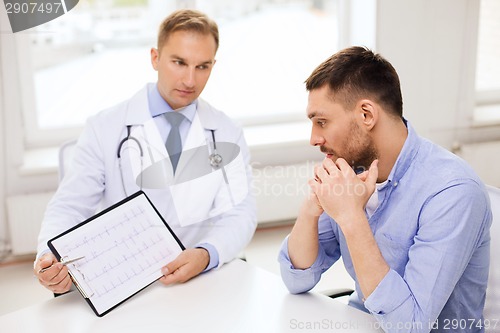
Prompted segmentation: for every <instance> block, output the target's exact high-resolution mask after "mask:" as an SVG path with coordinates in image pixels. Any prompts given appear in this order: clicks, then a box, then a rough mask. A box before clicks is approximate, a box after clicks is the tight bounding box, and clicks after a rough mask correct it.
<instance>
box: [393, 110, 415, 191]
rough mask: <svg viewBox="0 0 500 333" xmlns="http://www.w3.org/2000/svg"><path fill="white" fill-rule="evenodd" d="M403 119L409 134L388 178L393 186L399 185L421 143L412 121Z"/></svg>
mask: <svg viewBox="0 0 500 333" xmlns="http://www.w3.org/2000/svg"><path fill="white" fill-rule="evenodd" d="M403 121H404V123H405V125H406V127H407V129H408V136H407V137H406V140H405V143H404V145H403V149H401V152H400V153H399V156H398V159H397V160H396V163H395V164H394V166H393V167H392V170H391V173H390V174H389V177H388V178H387V179H388V180H389V183H392V185H393V186H397V184H398V183H399V180H400V179H401V178H403V176H404V174H405V173H406V170H408V168H409V167H410V165H411V164H412V162H413V160H414V159H415V156H416V155H417V153H418V150H419V148H420V144H421V141H420V138H419V136H418V134H417V133H416V132H415V130H414V129H413V126H411V124H410V122H409V121H407V120H406V119H404V118H403Z"/></svg>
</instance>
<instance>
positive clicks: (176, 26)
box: [157, 9, 219, 52]
mask: <svg viewBox="0 0 500 333" xmlns="http://www.w3.org/2000/svg"><path fill="white" fill-rule="evenodd" d="M180 30H183V31H196V32H199V33H201V34H203V35H208V34H211V35H212V37H213V38H214V40H215V51H217V49H218V48H219V28H218V27H217V23H215V21H214V20H212V19H210V18H209V17H208V16H207V15H205V14H204V13H202V12H200V11H197V10H193V9H180V10H177V11H175V12H173V13H172V14H170V15H169V16H168V17H167V18H165V19H164V20H163V22H162V23H161V24H160V28H159V31H158V41H157V42H158V50H159V51H160V52H161V50H162V47H163V45H164V44H165V43H166V41H167V39H168V37H169V36H170V34H172V33H174V32H176V31H180Z"/></svg>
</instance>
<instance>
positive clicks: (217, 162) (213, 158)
mask: <svg viewBox="0 0 500 333" xmlns="http://www.w3.org/2000/svg"><path fill="white" fill-rule="evenodd" d="M143 130H144V129H143ZM210 131H211V132H212V144H213V149H212V152H211V154H210V155H209V156H208V161H209V163H210V166H212V168H214V169H221V170H222V174H223V176H224V181H225V182H226V184H227V185H229V182H228V179H227V175H226V172H225V170H224V168H222V167H221V166H222V161H223V159H222V156H221V155H220V154H219V153H218V152H217V143H216V140H215V130H213V129H211V130H210ZM131 132H132V125H127V135H126V136H125V137H124V138H123V139H122V140H121V141H120V143H118V149H117V152H116V156H117V157H118V165H119V169H120V178H121V181H122V186H123V191H124V192H125V196H127V191H126V190H125V180H124V178H123V169H122V163H121V158H122V151H123V150H124V149H129V148H130V147H131V146H130V145H128V146H127V147H125V148H124V145H125V144H126V143H127V142H129V141H132V142H134V143H135V145H136V146H137V149H138V150H139V158H140V160H141V170H143V158H144V150H143V149H142V145H141V142H140V141H139V140H138V139H137V138H135V137H134V136H132V134H131ZM148 151H149V157H150V158H151V161H153V162H154V158H153V154H152V152H151V148H150V145H149V144H148ZM139 187H140V189H141V190H142V172H141V179H140V186H139Z"/></svg>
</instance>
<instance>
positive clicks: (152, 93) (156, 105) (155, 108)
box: [148, 84, 198, 122]
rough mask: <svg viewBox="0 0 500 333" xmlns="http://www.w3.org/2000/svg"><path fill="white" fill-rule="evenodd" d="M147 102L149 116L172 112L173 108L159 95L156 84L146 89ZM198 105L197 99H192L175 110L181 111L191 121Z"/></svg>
mask: <svg viewBox="0 0 500 333" xmlns="http://www.w3.org/2000/svg"><path fill="white" fill-rule="evenodd" d="M148 104H149V112H150V113H151V117H153V118H154V117H157V116H159V115H162V114H164V113H166V112H173V111H174V109H172V107H170V105H169V104H168V103H167V102H166V101H165V100H164V99H163V97H161V95H160V92H159V91H158V86H157V85H156V84H154V85H151V87H150V88H149V91H148ZM197 106H198V100H194V101H193V102H192V103H191V104H189V105H187V106H186V107H184V108H181V109H179V110H177V112H180V113H182V114H183V115H184V116H185V117H186V118H187V119H188V120H189V121H190V122H193V119H194V115H195V114H196V109H197Z"/></svg>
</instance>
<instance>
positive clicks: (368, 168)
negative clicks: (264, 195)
mask: <svg viewBox="0 0 500 333" xmlns="http://www.w3.org/2000/svg"><path fill="white" fill-rule="evenodd" d="M306 88H307V90H308V91H309V99H308V106H307V116H308V117H309V119H310V120H311V122H312V130H311V144H312V145H314V146H318V147H319V149H320V150H321V152H323V153H324V154H325V159H324V161H323V163H322V164H321V165H319V166H317V167H316V168H315V172H314V179H311V180H310V181H309V185H310V188H311V193H310V195H309V197H308V198H307V199H306V200H305V202H304V203H303V205H302V208H301V210H300V213H299V216H298V218H297V221H296V223H295V226H294V227H293V229H292V232H291V233H290V235H289V236H288V237H287V238H286V239H285V241H284V242H283V246H282V249H281V252H280V255H279V262H280V265H281V274H282V278H283V281H284V282H285V284H286V286H287V287H288V289H289V290H290V292H292V293H302V292H306V291H308V290H310V289H311V288H313V287H314V286H315V285H316V284H317V283H318V281H319V279H320V278H321V275H322V273H324V272H325V271H326V270H327V269H328V268H329V267H330V266H332V265H333V263H334V262H336V261H337V260H338V259H339V258H340V257H342V259H343V261H344V265H345V267H346V269H347V271H348V272H349V274H350V275H351V277H352V278H353V279H354V281H355V285H356V291H355V292H354V293H353V294H352V295H351V297H350V302H349V303H350V305H352V306H355V307H357V308H359V309H362V310H364V311H367V312H370V313H371V314H372V315H373V316H375V318H376V319H377V320H378V322H379V323H380V324H381V327H382V328H383V329H384V330H385V331H387V332H429V331H431V329H432V330H433V332H450V330H452V326H451V322H452V320H455V321H456V320H462V321H463V320H465V322H466V323H467V329H466V331H467V332H483V331H484V328H483V307H484V301H485V291H486V284H487V279H488V268H489V248H490V235H489V229H490V225H491V219H492V215H491V210H490V204H489V199H488V196H487V193H486V190H485V188H484V185H483V184H482V183H481V180H480V179H479V178H478V177H477V176H476V175H475V174H474V172H473V171H472V169H471V168H470V167H469V166H468V165H467V164H466V163H465V162H464V161H463V160H461V159H460V158H458V157H457V156H455V155H453V154H452V153H450V152H448V151H447V150H445V149H443V148H441V147H439V146H437V145H435V144H433V143H431V142H429V141H427V140H425V139H423V138H421V137H419V136H418V134H417V133H416V131H415V129H414V128H413V127H412V126H411V124H410V122H408V121H407V120H406V119H405V118H404V117H403V102H402V96H401V90H400V83H399V78H398V75H397V73H396V71H395V69H394V68H393V66H392V65H391V64H390V63H389V62H388V61H387V60H385V59H384V58H383V57H381V56H380V55H378V54H374V53H373V52H372V51H370V50H368V49H365V48H362V47H351V48H347V49H344V50H342V51H340V52H338V53H336V54H334V55H333V56H331V57H330V58H329V59H327V60H326V61H325V62H323V63H322V64H320V65H319V66H318V67H317V68H316V69H315V70H314V71H313V73H312V74H311V76H310V77H309V78H308V79H307V80H306Z"/></svg>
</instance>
